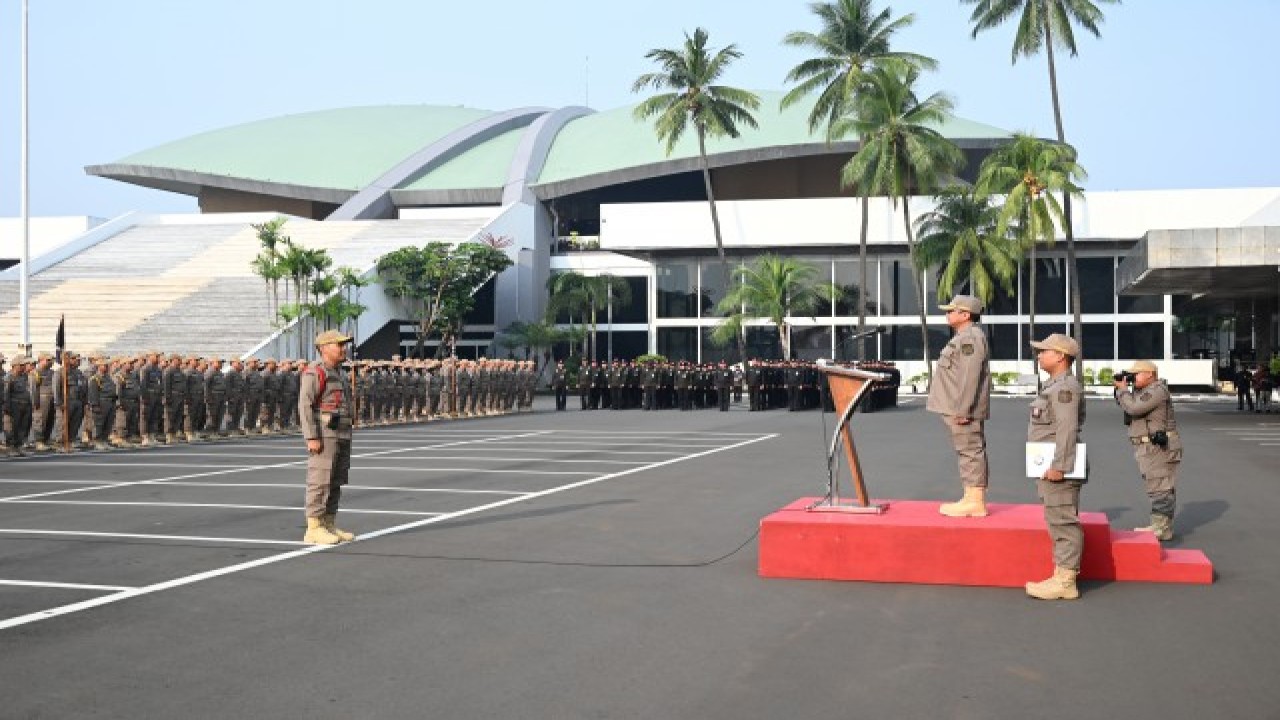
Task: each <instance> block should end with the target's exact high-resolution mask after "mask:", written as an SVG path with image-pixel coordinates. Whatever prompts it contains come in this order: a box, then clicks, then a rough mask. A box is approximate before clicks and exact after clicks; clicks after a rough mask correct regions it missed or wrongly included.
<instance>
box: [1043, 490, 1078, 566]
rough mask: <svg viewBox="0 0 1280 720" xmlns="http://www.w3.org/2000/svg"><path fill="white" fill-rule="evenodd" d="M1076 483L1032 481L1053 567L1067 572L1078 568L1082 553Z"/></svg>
mask: <svg viewBox="0 0 1280 720" xmlns="http://www.w3.org/2000/svg"><path fill="white" fill-rule="evenodd" d="M1081 485H1082V483H1081V482H1080V481H1079V480H1063V481H1062V482H1049V481H1048V480H1036V490H1037V491H1038V492H1039V493H1040V501H1041V502H1042V503H1044V524H1045V525H1047V526H1048V528H1049V539H1050V540H1051V541H1052V542H1053V564H1054V565H1056V566H1058V567H1060V568H1067V569H1068V570H1077V571H1078V570H1079V569H1080V557H1081V555H1083V554H1084V528H1083V527H1082V526H1081V525H1080V486H1081Z"/></svg>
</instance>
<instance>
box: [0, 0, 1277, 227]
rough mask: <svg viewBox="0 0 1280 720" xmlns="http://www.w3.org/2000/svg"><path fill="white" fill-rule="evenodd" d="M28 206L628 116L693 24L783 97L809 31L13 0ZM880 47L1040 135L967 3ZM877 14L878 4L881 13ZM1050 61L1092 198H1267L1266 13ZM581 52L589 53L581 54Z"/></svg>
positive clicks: (631, 8)
mask: <svg viewBox="0 0 1280 720" xmlns="http://www.w3.org/2000/svg"><path fill="white" fill-rule="evenodd" d="M30 3H31V43H32V49H31V122H32V213H33V214H34V215H99V216H104V217H112V216H115V215H118V214H120V213H122V212H125V211H128V210H133V209H140V210H147V211H154V212H185V211H190V210H193V209H194V208H195V203H194V201H193V200H192V199H190V198H187V197H185V196H179V195H174V194H171V193H165V192H160V191H156V190H147V189H144V188H136V187H134V186H131V185H126V184H123V183H118V182H113V181H110V180H104V179H100V178H90V177H88V176H86V175H85V174H84V170H83V168H84V166H85V165H92V164H98V163H105V162H111V161H114V160H117V159H119V158H121V157H123V156H125V155H128V154H130V153H133V152H136V151H139V150H143V149H146V148H149V147H152V146H155V145H158V144H161V143H164V142H168V141H170V140H175V139H178V138H182V137H185V136H188V135H191V134H194V133H198V132H202V131H205V130H211V129H214V128H219V127H224V126H227V125H231V124H235V123H241V122H247V121H252V120H257V119H261V118H266V117H272V116H276V115H283V114H288V113H296V112H302V111H308V110H317V109H324V108H334V107H346V106H354V105H378V104H396V103H404V104H415V103H427V104H442V105H467V106H471V107H477V108H484V109H491V110H500V109H505V108H513V107H519V106H524V105H550V106H561V105H569V104H581V103H583V102H584V101H587V98H588V92H589V104H590V105H591V106H592V107H595V108H598V109H607V108H612V107H617V106H619V105H625V104H630V103H633V102H635V101H636V99H637V98H636V97H635V96H632V95H631V93H630V86H631V82H632V80H634V79H635V77H636V76H637V75H639V74H641V73H643V72H647V71H648V70H650V69H651V67H650V64H649V63H648V61H646V60H645V59H644V53H645V52H646V51H647V50H649V49H651V48H655V47H674V46H676V45H678V44H679V43H680V42H681V40H682V32H683V31H686V30H692V29H693V28H695V27H697V26H703V27H706V28H707V29H708V31H709V32H710V34H711V39H712V43H713V45H716V46H722V45H724V44H726V43H730V42H733V43H737V44H738V46H739V48H740V49H741V50H742V51H743V52H744V53H745V56H744V57H743V59H742V60H740V61H739V62H738V63H737V64H736V65H735V66H734V67H733V68H732V69H731V71H730V72H729V74H728V76H727V77H726V78H725V82H726V83H727V84H731V85H736V86H739V87H746V88H752V89H783V88H784V83H783V77H784V76H785V74H786V71H787V70H788V69H790V68H791V67H792V66H793V65H794V64H795V63H796V62H798V61H799V60H800V59H802V57H803V56H802V55H801V54H800V53H798V52H797V51H795V50H793V49H791V48H787V47H784V46H782V44H781V38H782V36H783V35H784V34H785V33H786V32H788V31H790V30H798V29H807V30H812V29H816V24H815V22H814V20H813V18H812V15H811V14H810V12H809V10H808V3H807V2H802V1H800V0H646V2H643V3H621V2H603V1H602V0H541V1H540V2H527V0H520V1H517V0H487V1H485V2H444V1H443V0H345V1H342V2H339V1H338V0H218V1H216V2H193V1H190V0H111V1H110V2H107V1H105V0H30ZM889 4H890V6H891V7H892V8H893V9H894V11H895V12H896V13H898V14H902V13H907V12H912V13H915V15H916V24H915V26H914V27H913V28H911V29H909V30H908V31H907V32H905V33H903V34H902V35H901V36H900V37H899V38H898V43H897V46H898V47H899V48H901V49H905V50H912V51H916V52H921V53H924V54H928V55H931V56H933V57H935V58H937V59H938V60H939V61H940V62H941V68H940V70H939V71H938V72H937V73H934V74H931V75H929V76H927V77H926V78H925V81H924V89H925V90H926V91H928V92H932V91H934V90H943V91H946V92H948V93H950V94H951V95H952V97H953V98H954V99H955V100H956V111H957V114H958V115H960V116H962V117H966V118H970V119H972V120H976V121H979V122H984V123H988V124H991V125H995V126H998V127H1003V128H1007V129H1010V130H1028V131H1032V132H1035V133H1036V134H1039V135H1043V136H1051V135H1052V134H1053V121H1052V114H1051V111H1050V103H1049V94H1048V89H1047V71H1046V68H1045V62H1044V59H1043V57H1039V58H1032V59H1030V60H1026V59H1024V60H1020V61H1019V62H1018V63H1017V64H1016V65H1014V64H1011V63H1010V52H1009V46H1010V42H1011V38H1012V33H1013V28H1012V27H1006V28H1000V29H997V30H995V31H991V32H988V33H985V34H983V35H981V36H980V37H979V38H978V39H977V40H973V39H971V38H970V31H969V23H968V16H969V13H970V10H971V8H970V6H961V5H960V4H959V2H958V0H897V1H896V2H892V3H889ZM885 5H886V3H885V2H883V1H882V2H878V3H877V7H884V6H885ZM1103 9H1104V12H1105V13H1106V14H1107V20H1106V23H1105V25H1104V26H1103V28H1102V31H1103V37H1102V39H1101V40H1095V39H1093V38H1092V37H1091V36H1086V37H1084V38H1082V39H1081V41H1080V55H1079V57H1076V58H1070V57H1063V58H1062V60H1061V63H1060V72H1059V82H1060V85H1061V88H1062V102H1063V108H1064V115H1065V118H1064V121H1065V124H1066V130H1067V138H1068V140H1069V141H1071V142H1072V143H1073V144H1075V145H1076V146H1077V147H1078V148H1079V150H1080V154H1081V162H1082V164H1083V165H1084V166H1085V167H1086V168H1087V169H1088V171H1089V174H1090V179H1089V181H1088V183H1086V187H1087V188H1088V189H1092V190H1109V189H1159V188H1209V187H1246V186H1280V149H1278V145H1277V142H1276V139H1275V129H1274V128H1275V127H1276V118H1277V117H1280V93H1278V92H1277V87H1278V86H1280V83H1277V81H1276V78H1275V62H1274V57H1275V56H1274V51H1273V46H1274V44H1275V43H1276V42H1277V38H1276V33H1277V31H1280V1H1277V0H1231V2H1223V3H1209V2H1205V1H1204V0H1128V2H1126V3H1124V4H1123V5H1120V6H1104V8H1103ZM0 13H3V15H2V17H0V216H14V215H16V214H17V213H18V177H19V172H18V148H19V132H18V122H19V113H18V105H19V90H18V88H19V77H20V74H19V60H20V53H19V26H20V18H21V12H20V2H19V0H5V2H3V3H2V4H0ZM588 59H589V60H588Z"/></svg>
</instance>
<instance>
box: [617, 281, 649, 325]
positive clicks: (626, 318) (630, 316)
mask: <svg viewBox="0 0 1280 720" xmlns="http://www.w3.org/2000/svg"><path fill="white" fill-rule="evenodd" d="M618 280H622V281H625V282H626V284H627V288H628V289H629V290H631V302H630V303H628V304H626V305H620V304H616V303H615V304H614V306H613V322H614V324H622V323H647V322H649V278H646V277H633V276H628V277H621V278H617V279H616V280H615V282H617V281H618Z"/></svg>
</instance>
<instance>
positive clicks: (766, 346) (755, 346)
mask: <svg viewBox="0 0 1280 720" xmlns="http://www.w3.org/2000/svg"><path fill="white" fill-rule="evenodd" d="M747 357H754V358H760V359H762V360H772V359H775V358H781V357H782V346H781V345H780V344H779V343H778V331H777V330H776V329H775V328H774V327H773V326H772V325H769V326H763V327H749V328H747Z"/></svg>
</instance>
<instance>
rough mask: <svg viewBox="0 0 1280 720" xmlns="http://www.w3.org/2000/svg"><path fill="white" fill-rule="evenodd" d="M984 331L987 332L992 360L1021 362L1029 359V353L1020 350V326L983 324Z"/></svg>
mask: <svg viewBox="0 0 1280 720" xmlns="http://www.w3.org/2000/svg"><path fill="white" fill-rule="evenodd" d="M982 329H983V330H985V331H986V332H987V344H988V345H989V346H990V347H991V359H992V360H1021V359H1024V358H1026V357H1027V353H1026V352H1023V353H1021V356H1019V353H1018V350H1019V349H1020V348H1019V345H1018V326H1017V325H987V324H985V323H984V324H983V325H982Z"/></svg>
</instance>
